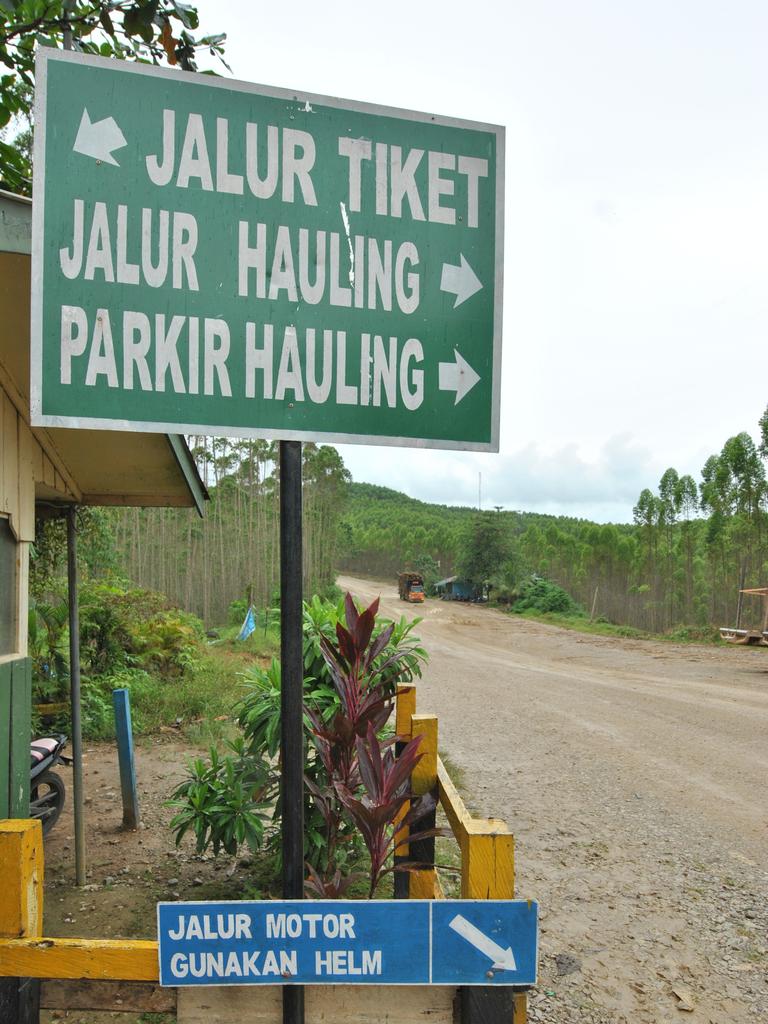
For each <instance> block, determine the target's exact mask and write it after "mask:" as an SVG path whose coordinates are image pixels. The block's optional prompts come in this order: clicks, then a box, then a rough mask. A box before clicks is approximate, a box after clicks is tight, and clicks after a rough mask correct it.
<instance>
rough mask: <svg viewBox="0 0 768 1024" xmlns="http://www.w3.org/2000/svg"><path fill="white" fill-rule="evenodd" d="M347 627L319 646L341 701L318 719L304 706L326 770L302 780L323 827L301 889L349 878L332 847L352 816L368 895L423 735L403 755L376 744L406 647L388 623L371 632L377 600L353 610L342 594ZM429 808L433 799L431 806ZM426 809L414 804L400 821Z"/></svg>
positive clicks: (334, 886) (391, 840)
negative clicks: (318, 862)
mask: <svg viewBox="0 0 768 1024" xmlns="http://www.w3.org/2000/svg"><path fill="white" fill-rule="evenodd" d="M344 604H345V613H346V626H344V625H343V624H342V623H341V622H337V623H336V643H333V642H332V641H331V640H330V639H329V638H328V637H327V636H323V637H322V638H321V641H320V649H321V652H322V655H323V658H324V660H325V663H326V665H327V668H328V670H329V672H330V675H331V679H332V681H333V685H334V688H335V690H336V692H337V695H338V699H339V707H338V709H337V710H336V711H335V712H334V714H333V716H332V717H328V716H326V717H323V716H322V715H320V714H318V713H317V711H316V710H315V709H313V708H310V707H307V706H306V705H305V712H306V714H307V717H308V718H309V720H310V722H311V724H312V735H313V740H314V745H315V749H316V750H317V754H318V756H319V758H320V761H321V762H322V765H323V767H324V768H325V775H326V778H325V780H324V782H319V781H318V779H312V778H310V777H308V776H307V777H306V778H305V782H306V786H307V788H308V789H309V791H310V793H311V794H312V796H313V799H314V801H315V805H316V807H317V808H318V810H319V811H320V813H321V815H322V817H323V821H324V823H325V828H326V839H327V843H326V854H327V857H326V871H325V873H324V874H322V873H321V872H318V871H316V870H311V871H310V872H309V878H308V880H307V888H308V889H309V890H310V891H312V892H316V893H319V894H322V895H325V896H328V895H341V893H342V892H343V891H345V890H346V888H347V887H348V880H347V879H345V878H344V876H343V874H341V873H340V871H339V869H338V865H337V863H336V849H337V847H338V845H339V837H340V835H341V831H342V827H343V823H344V820H345V818H349V819H351V821H352V822H353V824H354V825H355V826H356V828H357V829H358V831H359V833H360V835H361V836H362V838H363V841H364V843H365V846H366V848H367V850H368V855H369V860H370V869H369V883H370V884H369V895H370V896H371V897H372V896H373V894H374V892H375V891H376V887H377V885H378V883H379V881H380V880H381V878H382V877H383V876H384V875H385V874H386V873H387V871H388V870H392V869H388V868H387V867H386V864H387V860H388V858H389V857H390V855H391V854H392V853H393V852H394V848H395V835H396V830H397V827H398V826H396V821H397V817H398V815H399V813H400V811H401V810H402V808H403V805H404V804H405V802H406V800H408V799H409V798H410V790H409V785H408V783H409V779H410V775H411V772H412V771H413V768H414V767H415V765H416V764H417V763H418V761H419V759H420V755H418V753H417V751H418V746H419V744H420V742H421V737H420V736H419V737H414V738H413V739H412V740H410V741H409V743H407V744H406V746H405V748H404V750H403V751H402V755H401V758H399V759H395V757H394V753H393V750H392V744H393V743H394V737H389V738H388V739H387V740H386V741H385V744H384V749H385V752H384V753H383V754H382V744H381V742H380V741H379V739H378V737H377V733H378V732H380V731H381V730H382V728H383V727H384V725H385V723H386V722H387V721H388V719H389V717H390V715H391V713H392V710H393V706H394V704H393V699H394V690H395V684H396V682H397V680H398V677H402V675H403V674H404V673H406V672H407V667H406V668H404V667H403V666H404V664H405V659H406V656H407V654H408V651H407V649H406V648H398V647H392V646H391V640H392V636H393V634H394V630H395V626H394V624H393V623H390V624H389V625H388V626H386V627H385V628H384V629H383V630H381V631H380V632H379V633H378V634H377V635H375V636H374V629H375V626H376V613H377V612H378V608H379V602H378V600H376V601H374V602H373V603H372V604H371V605H370V607H368V608H366V609H365V610H364V611H362V612H358V610H357V608H356V607H355V603H354V601H353V599H352V596H351V595H350V594H347V596H346V598H345V602H344ZM432 807H434V802H433V803H432ZM429 809H431V808H428V807H426V806H425V801H423V800H418V801H415V802H414V806H413V808H412V809H411V812H409V814H408V815H407V822H406V824H410V823H411V822H415V821H417V820H419V819H421V818H423V816H424V815H425V814H426V813H427V811H428V810H429Z"/></svg>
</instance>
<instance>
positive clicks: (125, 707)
mask: <svg viewBox="0 0 768 1024" xmlns="http://www.w3.org/2000/svg"><path fill="white" fill-rule="evenodd" d="M112 703H113V705H114V708H115V732H116V733H117V756H118V760H119V762H120V791H121V793H122V797H123V827H124V828H132V829H136V828H138V827H139V797H138V793H137V792H136V766H135V764H134V761H133V730H132V728H131V699H130V696H129V694H128V691H127V690H126V689H125V688H124V687H121V688H120V689H119V690H113V691H112Z"/></svg>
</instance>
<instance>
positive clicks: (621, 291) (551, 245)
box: [198, 0, 768, 522]
mask: <svg viewBox="0 0 768 1024" xmlns="http://www.w3.org/2000/svg"><path fill="white" fill-rule="evenodd" d="M198 8H199V11H200V14H201V18H202V23H201V28H202V29H203V30H206V31H211V32H226V33H227V35H228V40H227V43H226V56H227V61H228V63H229V64H230V66H231V68H232V73H233V75H234V77H235V78H240V79H244V80H246V81H251V82H257V83H260V84H264V85H271V86H280V87H283V88H288V89H295V90H297V91H301V90H304V91H306V92H312V93H320V94H324V95H328V96H342V97H345V98H348V99H354V100H363V101H367V102H373V103H381V104H385V105H387V106H395V107H403V108H406V109H414V110H423V111H430V112H435V113H439V114H443V115H449V116H453V117H461V118H467V119H470V120H474V121H481V122H488V123H494V124H501V125H504V126H505V128H506V199H505V209H506V216H505V252H504V330H503V349H502V351H503V355H502V383H501V443H500V451H499V453H498V454H486V453H472V452H447V451H434V450H430V451H423V450H416V449H409V450H407V451H403V449H398V448H385V447H375V448H373V447H368V446H361V445H345V446H342V447H341V448H340V450H341V452H342V455H343V458H344V461H345V463H346V465H347V466H348V468H349V469H350V471H351V472H352V475H353V478H354V479H355V480H363V481H367V482H370V483H379V484H384V485H386V486H389V487H393V488H395V489H397V490H402V491H404V492H405V493H407V494H409V495H411V496H412V497H415V498H420V499H422V500H425V501H434V502H444V503H448V504H465V505H475V506H477V504H478V501H479V502H480V504H481V506H482V507H483V508H486V509H488V508H492V507H494V506H496V505H499V506H502V507H504V508H505V509H520V510H527V511H537V512H549V513H553V514H561V515H570V516H579V517H586V518H590V519H595V520H597V521H600V522H607V521H614V522H626V521H629V520H631V517H632V507H633V505H634V504H635V503H636V501H637V498H638V495H639V494H640V491H641V490H642V489H643V488H644V487H650V488H652V489H655V488H656V487H657V485H658V481H659V478H660V477H661V475H662V473H663V472H664V470H665V469H666V468H667V467H668V466H674V467H675V468H676V469H677V470H678V472H680V473H681V474H682V473H690V474H691V475H693V476H694V478H696V479H699V476H700V470H701V467H702V466H703V464H704V462H705V460H706V459H707V457H708V456H709V455H711V454H712V453H713V452H717V451H719V450H720V449H721V448H722V445H723V443H724V442H725V441H726V440H727V438H728V437H730V436H732V435H733V434H736V433H739V432H740V431H742V430H747V431H749V432H751V433H752V435H753V436H756V432H757V423H758V420H759V418H760V416H761V414H762V412H763V411H764V409H765V407H766V404H768V389H767V388H766V385H765V373H764V369H763V368H764V364H763V362H762V357H763V353H764V351H765V347H766V339H767V338H768V289H767V288H766V276H767V265H766V256H767V254H768V242H767V241H766V240H767V239H768V190H767V189H766V182H767V181H768V132H766V130H765V125H766V110H768V62H766V59H765V53H766V48H767V47H768V5H766V4H765V3H764V2H763V0H740V2H739V3H736V4H723V3H722V2H720V0H676V2H675V3H670V2H669V0H643V2H642V3H629V2H628V0H624V2H619V3H617V2H616V0H579V2H574V0H539V2H535V3H534V2H530V0H528V2H519V0H506V2H502V0H475V2H474V3H472V4H470V5H467V4H463V3H456V2H453V0H447V2H446V0H441V2H440V3H437V2H433V0H421V2H418V3H414V2H413V0H410V2H407V3H405V2H401V0H388V2H387V3H386V4H384V3H363V4H356V5H351V4H349V3H341V2H337V0H324V2H323V3H318V2H317V0H314V2H309V0H292V2H291V3H290V4H265V3H254V2H250V3H248V2H238V0H216V2H215V3H214V2H212V0H199V3H198Z"/></svg>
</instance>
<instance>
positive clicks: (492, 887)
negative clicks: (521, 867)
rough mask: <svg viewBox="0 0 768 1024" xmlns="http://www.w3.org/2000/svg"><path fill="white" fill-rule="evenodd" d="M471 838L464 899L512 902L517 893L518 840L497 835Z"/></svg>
mask: <svg viewBox="0 0 768 1024" xmlns="http://www.w3.org/2000/svg"><path fill="white" fill-rule="evenodd" d="M487 827H488V831H487V832H486V833H485V834H475V835H470V836H468V837H467V841H466V844H465V845H466V849H464V848H462V857H461V895H462V899H466V900H510V899H512V897H513V896H514V890H515V870H514V837H513V836H512V835H510V834H509V833H508V832H494V831H493V820H492V819H491V820H489V821H488V825H487Z"/></svg>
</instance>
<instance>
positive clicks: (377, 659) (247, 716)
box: [171, 597, 426, 896]
mask: <svg viewBox="0 0 768 1024" xmlns="http://www.w3.org/2000/svg"><path fill="white" fill-rule="evenodd" d="M350 605H351V608H352V610H350ZM364 614H365V613H364ZM357 615H358V613H357V611H356V610H355V609H354V605H353V604H352V603H351V598H347V602H346V604H345V602H344V601H339V602H338V603H336V604H334V603H332V602H329V601H323V600H321V599H320V598H319V597H313V599H312V600H311V601H310V602H307V603H305V605H304V620H303V628H304V708H305V719H304V725H305V730H306V733H307V737H308V740H309V743H308V748H307V756H306V763H305V780H306V788H305V808H304V821H305V828H304V836H305V847H304V853H305V858H306V861H307V864H308V868H309V869H310V873H311V877H312V878H313V880H314V883H313V884H315V886H316V887H317V886H320V887H321V889H322V891H323V892H324V894H325V895H327V896H329V895H334V894H335V895H340V893H341V892H342V891H343V890H344V889H345V888H346V887H347V886H348V884H349V879H350V868H351V865H352V864H353V863H354V862H355V860H357V859H358V857H359V851H360V849H361V842H362V841H361V837H360V833H359V832H358V831H357V829H356V828H355V824H354V821H353V817H354V816H353V814H352V813H351V812H346V813H345V812H344V806H343V801H342V799H341V796H337V794H336V790H335V782H334V780H333V779H332V775H333V771H332V765H333V763H335V762H334V757H335V758H337V759H338V757H339V756H343V757H344V759H345V764H346V768H347V769H348V770H346V771H345V772H344V773H343V774H344V780H345V787H346V790H347V793H346V794H345V795H346V797H347V799H348V800H350V799H351V800H357V799H358V798H360V799H362V800H363V801H364V802H365V800H366V799H368V798H367V797H366V796H365V795H361V794H364V790H363V780H362V779H361V777H360V773H359V771H358V769H357V768H355V767H354V766H353V764H352V761H353V760H354V761H355V762H356V761H357V758H358V756H359V755H358V751H357V749H356V742H355V737H357V738H359V739H360V740H361V742H362V741H366V742H367V743H368V746H367V747H366V749H370V740H369V738H368V736H367V725H368V721H369V719H370V717H371V716H370V715H368V713H367V711H365V707H367V706H368V704H370V711H371V715H372V716H373V720H374V722H375V725H376V727H377V728H378V729H381V728H382V727H383V726H384V724H385V722H386V719H387V718H388V717H389V713H390V712H391V708H392V698H393V696H394V693H395V688H396V685H397V683H398V682H399V681H405V680H411V679H413V678H414V676H418V675H420V674H421V665H422V663H423V662H424V661H425V660H426V652H425V651H424V649H423V648H422V647H421V646H420V645H419V643H418V641H417V640H416V639H415V637H413V635H412V630H413V627H414V625H415V623H414V622H406V621H405V620H404V619H401V620H400V621H399V622H388V621H383V620H375V609H374V611H372V612H370V614H368V616H367V618H366V619H365V620H364V621H365V624H366V626H365V632H366V636H363V635H362V633H361V632H359V631H358V634H355V635H356V636H357V641H356V642H357V643H358V647H360V646H361V645H360V641H362V640H364V641H365V642H364V643H362V647H361V650H364V651H365V652H366V653H365V655H363V654H362V653H360V652H358V653H360V660H359V663H358V664H357V669H356V670H355V671H356V672H357V676H356V677H355V679H356V681H355V680H351V678H350V677H349V673H350V671H351V669H350V665H349V663H348V662H346V661H345V660H344V655H343V654H342V653H341V651H342V650H344V648H343V646H342V643H343V642H342V637H344V636H345V635H346V636H347V637H349V636H351V635H352V634H353V633H355V630H354V629H348V628H347V627H348V626H349V624H350V622H351V621H356V620H355V618H354V617H355V616H357ZM359 618H360V619H362V618H363V616H362V615H360V616H359ZM345 620H346V622H347V626H345V625H344V621H345ZM369 626H370V627H371V628H370V632H368V631H367V630H368V627H369ZM336 643H338V644H339V647H336V646H335V644H336ZM350 650H351V648H349V646H347V648H346V651H347V653H349V651H350ZM334 651H336V654H334V653H333V652H334ZM345 666H346V667H345ZM360 673H362V675H361V674H360ZM340 674H341V675H346V677H347V681H348V682H349V684H350V685H349V686H348V687H346V688H345V687H344V686H343V685H340ZM244 679H245V681H246V694H245V697H244V698H243V699H242V701H241V703H240V705H239V708H238V711H237V717H238V724H239V725H240V728H241V729H242V732H243V736H242V744H241V746H240V747H239V748H238V750H239V753H238V754H237V755H236V756H234V755H233V754H231V753H230V754H227V755H225V756H223V757H222V756H219V755H218V754H217V753H216V752H215V751H214V750H212V751H211V760H210V768H208V769H201V768H199V767H198V766H195V767H193V768H192V769H191V772H190V776H189V777H188V779H187V780H185V782H184V783H182V785H181V786H179V787H178V788H177V790H176V791H175V793H174V795H173V803H174V805H175V806H176V807H177V808H178V811H177V814H176V815H175V816H174V818H173V820H172V822H171V827H172V828H173V830H174V831H175V833H176V841H177V843H178V842H180V840H181V838H182V836H183V835H184V834H185V832H186V831H188V830H189V829H194V831H195V834H196V836H197V837H198V841H199V842H202V843H203V847H202V848H203V849H206V848H207V847H208V846H211V847H215V840H216V837H217V836H219V835H223V834H224V833H223V830H224V829H225V827H227V828H228V826H225V823H226V819H227V814H224V816H223V818H220V819H217V821H216V822H215V823H214V824H213V826H212V824H211V822H210V820H209V817H208V816H207V815H208V812H207V810H206V808H207V807H208V803H207V800H208V797H210V798H211V800H213V795H212V794H213V792H214V791H216V792H217V793H219V795H221V793H222V792H225V791H226V787H227V785H229V782H228V781H227V780H232V782H233V783H236V784H237V786H239V787H240V789H239V790H238V792H240V791H242V793H243V794H244V796H248V794H250V795H251V798H252V799H257V796H256V794H255V789H254V785H255V784H254V783H253V782H252V781H249V780H250V779H252V778H258V780H259V786H261V787H262V789H261V790H260V796H259V797H258V798H259V799H261V798H262V797H263V794H264V792H266V790H265V789H264V782H263V779H262V776H261V774H260V773H261V768H262V767H263V766H271V767H270V768H269V771H270V773H271V774H270V775H269V786H270V787H272V789H271V791H272V792H273V793H274V795H275V797H276V796H277V792H278V776H277V774H276V771H275V770H274V766H275V765H276V762H277V756H278V752H279V746H280V694H281V673H280V664H279V662H278V661H277V660H275V659H273V660H272V663H271V664H270V665H269V667H267V668H261V667H259V666H256V667H253V668H251V669H249V671H248V672H247V673H245V674H244ZM353 682H354V686H353V685H352V683H353ZM374 684H375V692H372V691H371V693H370V699H369V700H368V701H367V703H365V701H364V698H362V697H361V693H360V692H358V691H359V688H360V687H363V689H364V690H365V692H366V693H368V692H369V688H370V687H373V686H374ZM353 690H354V691H355V693H357V694H358V696H357V697H355V696H354V693H353V692H352V691H353ZM361 701H362V702H363V703H365V707H364V713H358V712H360V707H361V706H362V704H361ZM350 702H351V703H350ZM350 709H351V710H352V712H353V715H354V717H355V720H356V721H357V720H358V719H359V722H358V724H359V729H358V728H357V727H355V728H353V729H352V732H351V733H349V734H348V735H347V734H346V733H345V736H346V740H347V741H348V742H347V743H346V754H344V755H340V749H339V748H338V746H337V747H336V749H335V753H334V752H332V750H331V748H332V746H333V744H334V742H335V739H336V738H337V737H336V736H335V734H336V732H337V731H338V728H341V725H342V723H341V720H340V718H339V716H340V715H343V716H345V717H346V718H347V719H349V718H350V714H349V712H350ZM385 709H386V713H384V711H385ZM385 742H386V743H387V744H389V743H390V742H391V739H388V740H387V741H385ZM350 744H351V746H350ZM205 771H209V772H210V774H208V775H205ZM201 773H202V774H201ZM336 781H338V782H342V779H341V777H339V779H338V780H336ZM203 782H205V786H206V787H207V788H206V790H205V793H206V794H207V796H206V797H205V799H203V796H202V795H201V794H202V793H203V790H202V789H201V788H200V787H201V786H202V783H203ZM193 783H195V784H196V785H197V786H198V788H197V789H195V788H194V786H193ZM388 793H389V791H388ZM195 794H196V797H195V798H196V799H198V805H197V806H195V805H194V802H193V795H195ZM389 795H390V796H392V794H391V793H389ZM401 795H402V794H400V793H399V792H398V793H397V795H396V798H397V799H398V800H399V797H400V796H401ZM393 799H394V797H393ZM390 802H391V801H390ZM214 803H215V801H214ZM219 803H221V800H220V801H219ZM356 810H357V808H356ZM281 813H282V808H281V807H280V802H279V799H278V800H277V803H276V806H275V810H274V815H273V817H272V819H271V821H270V823H269V825H268V826H266V827H265V828H264V829H263V831H262V832H261V833H260V835H259V839H258V841H259V843H261V844H263V845H264V846H266V847H267V848H268V849H269V850H271V852H272V853H273V854H275V855H276V856H279V823H280V817H281ZM421 813H422V814H424V810H423V809H422V812H421ZM329 815H332V818H329ZM361 820H362V819H361ZM226 834H227V836H229V835H230V834H231V831H228V832H227V833H226ZM386 839H387V842H388V843H389V845H387V846H386V850H387V851H389V850H391V843H390V842H389V840H390V839H391V836H390V835H389V834H387V836H386ZM382 841H383V840H382V836H381V835H379V834H378V833H377V842H378V843H379V846H378V847H377V849H378V850H379V855H377V856H378V862H377V866H376V870H377V872H378V873H380V872H381V871H382V870H383V866H382V861H381V856H380V852H381V849H382V846H381V843H382ZM218 848H219V849H225V850H227V849H229V847H228V846H227V845H226V844H225V843H224V842H223V840H222V841H221V842H219V847H218ZM214 852H216V849H214ZM377 877H378V876H377ZM318 891H320V890H318Z"/></svg>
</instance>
